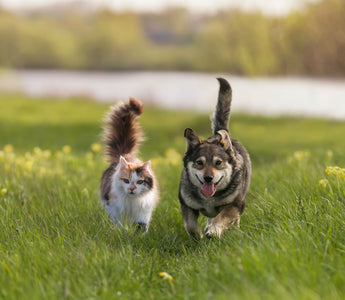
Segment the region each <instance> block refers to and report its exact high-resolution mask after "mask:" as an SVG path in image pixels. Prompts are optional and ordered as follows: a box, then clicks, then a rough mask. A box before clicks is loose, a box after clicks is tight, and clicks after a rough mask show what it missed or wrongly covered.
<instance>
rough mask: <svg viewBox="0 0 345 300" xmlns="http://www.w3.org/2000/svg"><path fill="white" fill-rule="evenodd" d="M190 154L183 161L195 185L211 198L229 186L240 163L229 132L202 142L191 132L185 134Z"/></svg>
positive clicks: (223, 132)
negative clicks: (217, 191)
mask: <svg viewBox="0 0 345 300" xmlns="http://www.w3.org/2000/svg"><path fill="white" fill-rule="evenodd" d="M184 136H185V138H186V139H187V151H186V153H185V156H184V158H183V161H184V166H185V168H186V169H187V172H188V174H189V178H190V180H191V182H192V184H193V185H195V186H197V187H200V189H201V192H202V194H203V195H205V196H209V197H212V196H213V195H214V194H215V193H216V190H217V189H219V190H222V189H224V188H225V187H227V186H228V184H229V183H230V180H231V175H232V173H233V172H234V170H235V169H236V166H237V161H236V155H235V153H234V150H233V147H232V144H231V139H230V135H229V133H228V132H227V131H226V130H219V131H217V134H215V135H214V136H212V137H210V138H208V139H206V140H201V139H200V138H199V137H198V135H197V134H196V133H195V132H194V131H193V130H192V129H190V128H187V129H186V130H185V133H184Z"/></svg>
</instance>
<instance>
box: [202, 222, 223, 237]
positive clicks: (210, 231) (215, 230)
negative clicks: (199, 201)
mask: <svg viewBox="0 0 345 300" xmlns="http://www.w3.org/2000/svg"><path fill="white" fill-rule="evenodd" d="M222 232H223V226H219V225H218V226H217V225H213V224H211V225H207V226H206V227H205V236H206V237H207V238H209V239H211V238H220V236H221V235H222Z"/></svg>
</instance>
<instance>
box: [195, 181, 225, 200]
mask: <svg viewBox="0 0 345 300" xmlns="http://www.w3.org/2000/svg"><path fill="white" fill-rule="evenodd" d="M196 177H197V178H198V180H199V181H200V183H201V192H202V193H203V194H204V195H205V196H209V197H211V196H213V195H214V194H215V192H216V189H217V186H218V184H219V183H220V181H221V180H222V179H223V176H222V177H221V178H220V179H219V180H218V181H217V182H216V183H213V182H211V183H206V182H205V183H204V182H202V181H201V180H200V179H199V177H198V176H196Z"/></svg>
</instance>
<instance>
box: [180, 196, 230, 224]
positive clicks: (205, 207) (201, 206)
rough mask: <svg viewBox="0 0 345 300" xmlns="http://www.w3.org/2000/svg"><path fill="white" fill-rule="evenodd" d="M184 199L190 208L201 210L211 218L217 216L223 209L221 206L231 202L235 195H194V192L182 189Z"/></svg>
mask: <svg viewBox="0 0 345 300" xmlns="http://www.w3.org/2000/svg"><path fill="white" fill-rule="evenodd" d="M181 194H182V197H183V201H184V202H185V203H186V205H187V206H189V207H190V208H193V209H196V210H199V211H200V212H201V213H202V214H203V215H205V216H206V217H209V218H214V217H215V216H217V215H218V214H219V212H220V210H221V206H223V205H226V204H230V203H231V202H232V201H233V199H234V197H230V198H223V199H218V198H215V197H208V198H206V197H203V196H200V197H194V196H193V195H192V194H190V193H188V192H185V191H183V190H182V191H181Z"/></svg>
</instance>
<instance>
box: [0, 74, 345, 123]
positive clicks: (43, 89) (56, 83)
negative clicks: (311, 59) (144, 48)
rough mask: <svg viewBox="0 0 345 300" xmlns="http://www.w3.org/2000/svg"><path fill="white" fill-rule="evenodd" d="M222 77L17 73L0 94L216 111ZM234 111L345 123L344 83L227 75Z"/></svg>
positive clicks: (3, 80)
mask: <svg viewBox="0 0 345 300" xmlns="http://www.w3.org/2000/svg"><path fill="white" fill-rule="evenodd" d="M217 76H219V75H218V74H202V73H186V72H128V73H127V72H113V73H103V72H71V71H15V72H12V73H11V74H6V75H0V90H2V91H7V92H22V93H24V94H26V95H29V96H31V97H42V96H54V97H69V96H84V97H88V98H93V99H96V100H98V101H105V102H111V103H113V102H116V101H119V100H123V101H125V100H127V99H128V97H129V96H133V97H136V98H138V99H139V100H142V101H143V102H144V103H146V104H152V105H156V106H161V107H165V108H168V109H187V110H197V111H203V112H212V111H213V109H214V106H215V104H216V98H217V93H218V82H217V80H216V79H215V78H216V77H217ZM223 77H224V78H226V79H228V80H229V82H230V84H231V86H232V89H233V102H232V111H233V112H246V113H251V114H263V115H298V116H308V117H321V118H331V119H339V120H345V80H343V79H342V80H327V79H309V78H246V77H236V76H231V75H224V76H223Z"/></svg>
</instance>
